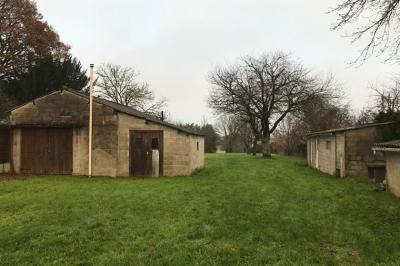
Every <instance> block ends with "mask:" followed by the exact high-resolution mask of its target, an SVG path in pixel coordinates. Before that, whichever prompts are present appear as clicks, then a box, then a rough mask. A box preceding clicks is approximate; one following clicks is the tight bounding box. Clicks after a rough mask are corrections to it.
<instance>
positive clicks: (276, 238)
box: [0, 154, 400, 265]
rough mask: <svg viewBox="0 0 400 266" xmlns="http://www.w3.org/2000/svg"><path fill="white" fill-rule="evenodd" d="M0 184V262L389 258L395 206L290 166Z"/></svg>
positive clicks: (396, 243)
mask: <svg viewBox="0 0 400 266" xmlns="http://www.w3.org/2000/svg"><path fill="white" fill-rule="evenodd" d="M0 180H3V181H0V263H1V264H11V265H31V264H36V265H43V264H53V265H78V264H79V265H90V264H95V265H128V264H130V265H265V264H278V265H293V264H295V265H310V264H315V265H321V264H323V265H339V264H340V265H355V264H361V265H377V264H385V265H387V264H392V265H398V264H399V262H400V199H396V198H394V197H393V196H391V195H390V194H388V193H384V192H378V191H377V189H376V186H374V185H373V184H370V183H368V182H366V181H362V180H360V179H355V178H346V179H337V178H334V177H331V176H328V175H325V174H321V173H319V172H317V171H315V170H312V169H309V168H308V167H306V165H305V161H304V160H302V159H298V158H288V157H274V158H273V159H271V160H264V159H262V158H260V157H251V156H248V155H237V154H233V155H208V156H207V159H206V167H205V169H204V170H202V171H199V172H197V173H196V174H194V175H193V176H191V177H173V178H159V179H143V180H128V179H106V178H93V179H90V180H89V179H87V178H83V177H32V178H27V179H26V180H6V179H5V178H2V179H0Z"/></svg>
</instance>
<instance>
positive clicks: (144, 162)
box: [129, 130, 163, 177]
mask: <svg viewBox="0 0 400 266" xmlns="http://www.w3.org/2000/svg"><path fill="white" fill-rule="evenodd" d="M129 142H130V143H129V147H130V149H129V154H130V158H129V160H130V169H129V172H130V175H131V176H141V177H151V174H152V150H153V149H155V150H159V154H160V174H162V169H163V163H162V162H163V148H162V147H163V146H162V144H163V134H162V131H136V130H135V131H131V132H130V138H129Z"/></svg>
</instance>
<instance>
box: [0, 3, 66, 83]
mask: <svg viewBox="0 0 400 266" xmlns="http://www.w3.org/2000/svg"><path fill="white" fill-rule="evenodd" d="M68 50H69V47H68V46H67V45H65V44H64V43H62V42H61V41H60V38H59V36H58V34H57V33H56V32H55V31H54V30H53V28H52V27H51V26H49V25H48V24H47V22H46V21H43V17H42V15H41V14H40V13H39V12H38V11H37V8H36V4H35V2H33V1H30V0H0V80H4V79H11V78H13V77H14V76H15V75H16V74H21V73H22V72H25V70H26V69H27V68H28V66H30V65H31V64H32V63H34V62H35V61H37V60H38V59H52V58H54V57H57V58H63V57H65V56H66V55H67V53H68Z"/></svg>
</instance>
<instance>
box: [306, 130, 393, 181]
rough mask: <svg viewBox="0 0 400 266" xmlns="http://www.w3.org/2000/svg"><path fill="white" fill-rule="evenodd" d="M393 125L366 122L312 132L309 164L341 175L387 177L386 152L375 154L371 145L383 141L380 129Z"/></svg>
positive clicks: (309, 141)
mask: <svg viewBox="0 0 400 266" xmlns="http://www.w3.org/2000/svg"><path fill="white" fill-rule="evenodd" d="M391 124H392V123H390V122H389V123H377V124H366V125H361V126H354V127H347V128H339V129H331V130H325V131H319V132H313V133H311V134H308V135H307V137H308V138H307V159H308V165H310V166H311V167H313V168H316V169H319V170H320V171H322V172H325V173H328V174H331V175H336V176H340V177H344V176H370V178H375V179H383V178H384V175H385V158H384V156H383V154H382V153H375V154H374V153H373V151H372V149H371V148H372V145H373V144H374V143H376V142H379V129H381V128H382V127H386V126H389V125H391Z"/></svg>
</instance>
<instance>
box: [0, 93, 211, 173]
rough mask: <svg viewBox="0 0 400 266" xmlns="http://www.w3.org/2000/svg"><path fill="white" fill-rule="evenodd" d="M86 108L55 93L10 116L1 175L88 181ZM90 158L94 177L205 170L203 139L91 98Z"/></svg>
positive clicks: (83, 100)
mask: <svg viewBox="0 0 400 266" xmlns="http://www.w3.org/2000/svg"><path fill="white" fill-rule="evenodd" d="M88 102H89V98H88V95H87V94H84V93H79V92H76V91H74V90H60V91H56V92H53V93H51V94H48V95H46V96H43V97H40V98H38V99H35V100H34V101H31V102H29V103H26V104H24V105H22V106H19V107H17V108H15V109H13V110H11V111H10V113H9V119H8V123H9V127H10V129H9V133H8V134H9V136H10V137H9V141H10V142H9V143H10V145H9V146H10V147H9V151H10V152H9V162H3V164H4V163H8V167H3V172H4V171H7V170H8V171H10V172H13V173H16V174H20V173H21V174H73V175H87V174H88V116H89V114H88V113H89V112H88ZM0 134H1V131H0ZM4 134H6V133H4ZM0 145H1V143H0ZM3 145H5V144H3ZM0 150H1V147H0ZM92 152H93V155H92V156H93V157H92V174H93V175H94V176H110V177H117V176H120V177H128V176H152V175H158V174H159V175H165V176H175V175H189V174H191V173H192V172H193V171H194V170H196V169H199V168H202V167H203V165H204V137H203V136H202V135H200V134H198V133H196V132H192V131H189V130H186V129H184V128H181V127H178V126H175V125H173V124H170V123H168V122H165V121H162V120H159V119H156V118H155V117H153V116H150V115H147V114H145V113H143V112H139V111H137V110H134V109H132V108H129V107H126V106H123V105H120V104H117V103H114V102H110V101H107V100H104V99H100V98H96V97H95V98H94V99H93V149H92ZM0 157H1V155H0ZM4 158H6V156H4ZM4 158H3V160H2V161H5V160H4ZM1 163H2V162H1V160H0V166H1ZM157 165H158V167H157ZM0 171H2V168H1V167H0Z"/></svg>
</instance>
